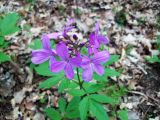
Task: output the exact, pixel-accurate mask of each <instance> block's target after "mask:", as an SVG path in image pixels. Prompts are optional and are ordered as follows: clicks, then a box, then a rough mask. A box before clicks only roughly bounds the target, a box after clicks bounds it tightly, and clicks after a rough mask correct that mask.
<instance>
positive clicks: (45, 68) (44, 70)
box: [35, 62, 55, 76]
mask: <svg viewBox="0 0 160 120" xmlns="http://www.w3.org/2000/svg"><path fill="white" fill-rule="evenodd" d="M35 70H36V73H37V74H39V75H42V76H54V75H55V74H54V73H52V72H51V71H50V69H49V63H48V62H44V63H42V64H40V65H38V66H37V67H35Z"/></svg>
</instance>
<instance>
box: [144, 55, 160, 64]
mask: <svg viewBox="0 0 160 120" xmlns="http://www.w3.org/2000/svg"><path fill="white" fill-rule="evenodd" d="M145 59H146V60H147V61H148V62H149V63H155V62H159V63H160V58H159V57H158V56H156V55H154V56H152V57H146V58H145Z"/></svg>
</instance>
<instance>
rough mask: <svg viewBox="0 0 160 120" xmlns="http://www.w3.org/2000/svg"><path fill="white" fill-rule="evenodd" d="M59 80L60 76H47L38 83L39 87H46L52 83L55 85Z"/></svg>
mask: <svg viewBox="0 0 160 120" xmlns="http://www.w3.org/2000/svg"><path fill="white" fill-rule="evenodd" d="M60 80H62V76H53V77H51V78H48V79H47V80H44V81H43V82H41V83H40V84H39V88H40V89H47V88H52V87H53V86H54V85H56V84H57V83H58V82H59V81H60Z"/></svg>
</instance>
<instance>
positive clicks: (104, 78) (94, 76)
mask: <svg viewBox="0 0 160 120" xmlns="http://www.w3.org/2000/svg"><path fill="white" fill-rule="evenodd" d="M93 79H95V80H97V81H100V82H107V81H108V79H107V77H106V75H105V74H104V75H103V76H100V75H98V74H97V73H94V74H93Z"/></svg>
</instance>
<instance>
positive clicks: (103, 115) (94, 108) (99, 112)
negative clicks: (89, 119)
mask: <svg viewBox="0 0 160 120" xmlns="http://www.w3.org/2000/svg"><path fill="white" fill-rule="evenodd" d="M89 103H90V104H89V110H90V112H91V113H92V115H94V116H95V117H96V118H97V120H109V117H108V114H107V112H106V110H105V109H104V107H103V106H102V105H101V104H99V103H97V102H95V101H93V100H90V102H89Z"/></svg>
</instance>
